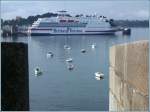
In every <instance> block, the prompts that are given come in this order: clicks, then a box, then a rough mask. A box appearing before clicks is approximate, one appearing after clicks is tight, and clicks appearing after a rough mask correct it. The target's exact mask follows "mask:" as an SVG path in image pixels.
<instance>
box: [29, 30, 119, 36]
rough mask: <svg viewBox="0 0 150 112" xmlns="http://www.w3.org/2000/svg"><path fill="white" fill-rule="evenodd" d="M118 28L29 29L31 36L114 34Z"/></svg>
mask: <svg viewBox="0 0 150 112" xmlns="http://www.w3.org/2000/svg"><path fill="white" fill-rule="evenodd" d="M117 31H118V29H105V30H96V29H94V30H84V29H82V30H78V31H75V30H74V31H67V30H57V31H56V30H39V29H38V30H31V31H30V34H31V36H38V35H39V36H43V35H105V34H108V35H109V34H114V33H115V32H117Z"/></svg>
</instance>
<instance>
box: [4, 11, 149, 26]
mask: <svg viewBox="0 0 150 112" xmlns="http://www.w3.org/2000/svg"><path fill="white" fill-rule="evenodd" d="M57 15H58V14H57V13H49V12H48V13H45V14H42V15H36V16H29V17H27V18H19V19H12V20H3V19H1V27H2V26H5V25H18V26H29V25H32V23H33V22H34V21H36V20H37V19H38V18H44V17H56V16H57ZM67 16H70V15H69V14H68V15H67ZM114 24H116V25H117V26H125V27H149V21H148V20H114Z"/></svg>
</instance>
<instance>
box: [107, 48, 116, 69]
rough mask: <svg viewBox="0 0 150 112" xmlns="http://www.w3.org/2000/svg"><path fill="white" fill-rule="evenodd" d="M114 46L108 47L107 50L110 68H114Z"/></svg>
mask: <svg viewBox="0 0 150 112" xmlns="http://www.w3.org/2000/svg"><path fill="white" fill-rule="evenodd" d="M115 50H116V48H115V46H112V47H110V49H109V64H110V66H111V67H115V54H116V52H115Z"/></svg>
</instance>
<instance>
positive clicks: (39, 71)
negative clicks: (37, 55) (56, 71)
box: [34, 67, 42, 76]
mask: <svg viewBox="0 0 150 112" xmlns="http://www.w3.org/2000/svg"><path fill="white" fill-rule="evenodd" d="M34 74H35V75H36V76H38V75H41V74H42V72H41V70H40V68H39V67H36V68H35V69H34Z"/></svg>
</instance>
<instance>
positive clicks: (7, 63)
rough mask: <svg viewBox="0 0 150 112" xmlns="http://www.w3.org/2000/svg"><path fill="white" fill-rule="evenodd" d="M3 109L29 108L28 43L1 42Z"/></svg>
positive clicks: (21, 109)
mask: <svg viewBox="0 0 150 112" xmlns="http://www.w3.org/2000/svg"><path fill="white" fill-rule="evenodd" d="M1 110H2V111H28V110H29V76H28V45H27V44H25V43H13V42H11V43H8V42H2V43H1Z"/></svg>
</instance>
